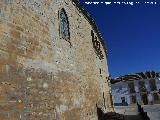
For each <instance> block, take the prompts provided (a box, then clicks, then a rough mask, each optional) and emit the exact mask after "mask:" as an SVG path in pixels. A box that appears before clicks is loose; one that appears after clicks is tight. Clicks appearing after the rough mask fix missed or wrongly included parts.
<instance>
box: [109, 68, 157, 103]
mask: <svg viewBox="0 0 160 120" xmlns="http://www.w3.org/2000/svg"><path fill="white" fill-rule="evenodd" d="M159 77H160V74H159V73H155V72H154V71H151V72H145V73H143V72H141V73H135V74H129V75H124V76H120V77H118V78H115V79H112V82H113V81H114V82H115V81H116V82H117V81H120V82H117V83H114V84H112V97H113V103H114V105H115V106H116V105H120V106H121V105H130V104H136V103H137V102H138V103H140V104H155V103H160V80H159Z"/></svg>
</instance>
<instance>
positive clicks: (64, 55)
mask: <svg viewBox="0 0 160 120" xmlns="http://www.w3.org/2000/svg"><path fill="white" fill-rule="evenodd" d="M62 8H64V10H65V11H66V14H67V16H68V21H69V30H70V40H69V42H68V41H67V40H64V39H63V38H62V37H61V34H60V28H59V26H60V22H59V21H60V20H59V19H60V18H59V11H60V10H61V9H62ZM91 30H93V31H94V35H95V36H97V33H96V32H95V30H94V29H93V27H92V25H91V24H90V22H89V21H88V20H87V19H86V17H85V16H84V15H83V14H82V13H81V12H80V11H79V10H78V9H77V7H76V5H75V4H74V3H73V2H72V1H69V0H1V1H0V120H8V119H10V120H19V119H22V120H89V119H90V120H97V109H96V104H97V105H98V106H100V107H102V108H103V109H104V110H105V111H110V109H109V107H110V96H109V91H110V87H109V84H108V81H107V78H108V67H107V60H106V56H105V50H104V49H103V46H102V44H100V48H101V51H102V54H103V56H104V58H103V59H102V60H100V59H99V57H98V56H97V54H96V53H95V49H94V48H93V43H92V36H91ZM97 40H98V41H100V40H99V38H98V39H97ZM100 43H101V42H100Z"/></svg>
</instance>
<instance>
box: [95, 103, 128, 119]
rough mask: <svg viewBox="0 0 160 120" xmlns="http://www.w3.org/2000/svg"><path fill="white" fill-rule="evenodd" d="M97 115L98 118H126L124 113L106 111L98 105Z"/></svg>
mask: <svg viewBox="0 0 160 120" xmlns="http://www.w3.org/2000/svg"><path fill="white" fill-rule="evenodd" d="M96 107H97V115H98V120H125V119H124V115H122V114H118V113H116V112H108V113H104V112H103V111H102V110H101V108H99V107H98V106H97V105H96Z"/></svg>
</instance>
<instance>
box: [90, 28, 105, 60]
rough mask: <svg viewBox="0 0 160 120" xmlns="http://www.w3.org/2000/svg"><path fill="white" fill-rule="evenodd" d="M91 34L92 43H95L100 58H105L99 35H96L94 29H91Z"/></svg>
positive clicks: (94, 46)
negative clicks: (98, 38)
mask: <svg viewBox="0 0 160 120" xmlns="http://www.w3.org/2000/svg"><path fill="white" fill-rule="evenodd" d="M91 36H92V43H93V48H94V50H95V52H96V54H97V56H98V57H99V59H100V60H102V59H104V56H103V54H102V51H101V45H100V42H99V41H98V40H97V37H96V36H95V35H94V32H93V30H91Z"/></svg>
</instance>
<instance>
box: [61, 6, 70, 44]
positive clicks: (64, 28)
mask: <svg viewBox="0 0 160 120" xmlns="http://www.w3.org/2000/svg"><path fill="white" fill-rule="evenodd" d="M59 18H60V36H61V38H63V39H65V40H66V41H68V42H70V31H69V21H68V16H67V14H66V11H65V9H64V8H62V9H61V10H60V12H59Z"/></svg>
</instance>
